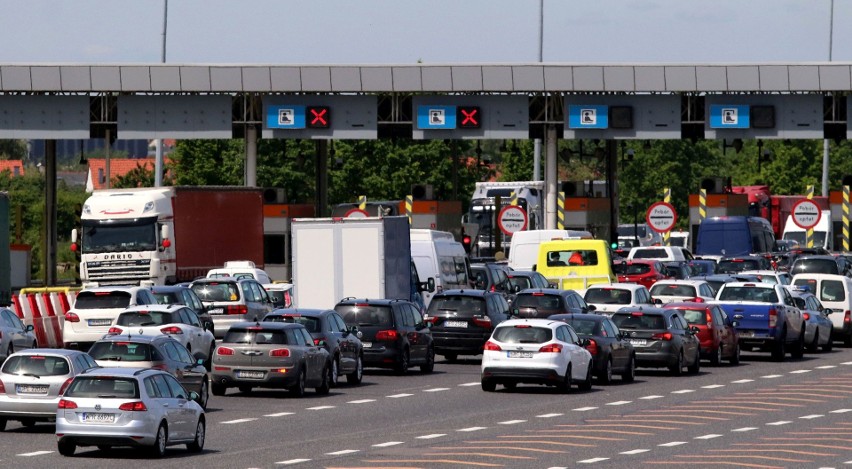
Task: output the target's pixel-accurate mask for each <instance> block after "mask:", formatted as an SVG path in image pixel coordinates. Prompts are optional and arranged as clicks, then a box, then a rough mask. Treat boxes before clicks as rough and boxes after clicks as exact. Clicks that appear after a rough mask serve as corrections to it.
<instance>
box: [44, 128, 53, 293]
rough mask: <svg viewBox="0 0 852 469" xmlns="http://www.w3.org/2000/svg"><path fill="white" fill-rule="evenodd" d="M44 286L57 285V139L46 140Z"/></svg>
mask: <svg viewBox="0 0 852 469" xmlns="http://www.w3.org/2000/svg"><path fill="white" fill-rule="evenodd" d="M44 189H45V191H44V195H45V210H44V218H45V224H44V246H45V251H44V286H46V287H50V286H53V285H56V140H45V141H44Z"/></svg>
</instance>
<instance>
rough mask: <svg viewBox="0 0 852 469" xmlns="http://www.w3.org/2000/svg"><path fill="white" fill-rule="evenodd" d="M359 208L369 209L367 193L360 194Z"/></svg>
mask: <svg viewBox="0 0 852 469" xmlns="http://www.w3.org/2000/svg"><path fill="white" fill-rule="evenodd" d="M358 208H359V209H361V210H366V209H367V196H366V195H359V196H358Z"/></svg>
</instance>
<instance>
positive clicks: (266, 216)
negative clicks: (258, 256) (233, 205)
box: [263, 204, 316, 281]
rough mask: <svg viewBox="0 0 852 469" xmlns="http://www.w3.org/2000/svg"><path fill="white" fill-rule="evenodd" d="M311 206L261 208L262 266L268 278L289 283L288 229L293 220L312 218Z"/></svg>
mask: <svg viewBox="0 0 852 469" xmlns="http://www.w3.org/2000/svg"><path fill="white" fill-rule="evenodd" d="M315 214H316V211H315V208H314V205H313V204H265V205H264V206H263V265H264V270H265V271H266V273H267V274H269V278H271V279H273V280H279V281H290V280H291V278H292V275H293V270H292V259H293V254H292V252H293V251H292V246H291V244H290V240H291V238H290V227H291V221H292V220H293V219H294V218H312V217H314V216H316V215H315Z"/></svg>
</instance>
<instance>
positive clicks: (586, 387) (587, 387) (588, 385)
mask: <svg viewBox="0 0 852 469" xmlns="http://www.w3.org/2000/svg"><path fill="white" fill-rule="evenodd" d="M577 387H578V388H579V389H580V391H591V389H592V363H591V362H589V365H588V366H587V367H586V379H584V380H583V381H580V383H579V385H578V386H577Z"/></svg>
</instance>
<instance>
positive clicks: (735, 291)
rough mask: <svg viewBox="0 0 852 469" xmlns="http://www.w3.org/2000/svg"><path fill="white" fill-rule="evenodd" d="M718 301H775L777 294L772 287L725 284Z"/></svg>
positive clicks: (776, 300)
mask: <svg viewBox="0 0 852 469" xmlns="http://www.w3.org/2000/svg"><path fill="white" fill-rule="evenodd" d="M717 299H718V300H719V301H759V302H763V303H777V302H778V295H776V294H775V289H772V288H756V287H731V286H728V285H726V286H725V287H724V288H722V291H720V292H719V298H717Z"/></svg>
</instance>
